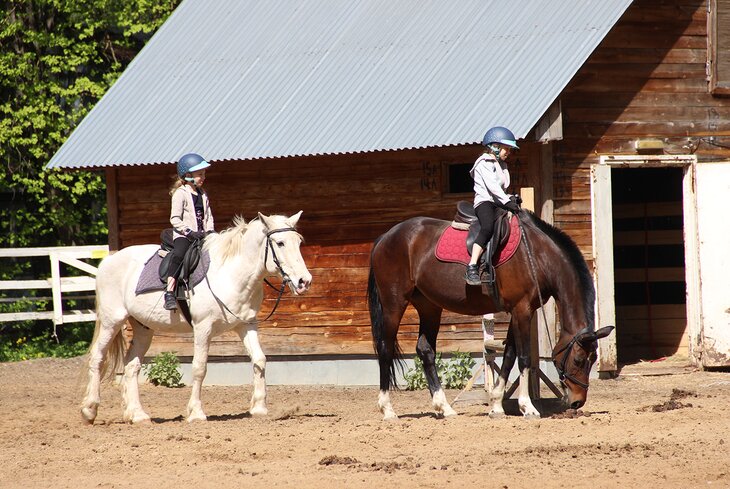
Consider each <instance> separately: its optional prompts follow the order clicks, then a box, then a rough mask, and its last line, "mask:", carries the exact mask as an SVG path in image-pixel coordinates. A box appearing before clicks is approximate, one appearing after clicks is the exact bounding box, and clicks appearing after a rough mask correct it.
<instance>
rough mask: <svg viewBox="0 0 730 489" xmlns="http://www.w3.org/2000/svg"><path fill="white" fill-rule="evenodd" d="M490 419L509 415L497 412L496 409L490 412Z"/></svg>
mask: <svg viewBox="0 0 730 489" xmlns="http://www.w3.org/2000/svg"><path fill="white" fill-rule="evenodd" d="M488 416H489V419H504V418H506V417H507V415H506V414H504V413H495V412H494V411H490V412H489V415H488Z"/></svg>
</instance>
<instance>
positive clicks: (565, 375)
mask: <svg viewBox="0 0 730 489" xmlns="http://www.w3.org/2000/svg"><path fill="white" fill-rule="evenodd" d="M517 223H518V224H519V226H520V233H522V238H523V239H524V240H525V247H526V248H527V258H528V261H529V262H530V273H531V274H532V280H533V281H534V282H535V287H536V288H537V297H538V299H539V301H540V310H541V311H542V319H543V323H544V325H545V331H546V332H547V333H548V334H547V335H546V336H547V339H548V344H549V345H550V350H551V351H552V349H553V342H552V341H551V340H550V331H549V330H548V329H547V324H548V322H547V316H546V314H545V308H544V307H543V305H544V304H545V303H544V302H543V300H542V292H541V291H540V284H539V283H538V282H537V272H536V271H535V262H534V259H533V257H532V250H531V249H530V242H529V240H528V239H527V233H525V228H524V227H523V226H522V221H521V220H520V218H519V216H517ZM586 331H588V329H587V328H583V329H582V330H580V331H578V332H577V333H576V334H574V335H573V338H572V339H571V340H570V341H569V342H568V343H567V344H566V345H565V346H564V347H562V348H561V349H560V350H558V351H557V352H556V353H554V354H553V363H555V358H556V357H557V356H558V355H559V354H560V353H562V352H564V351H566V350H568V351H570V349H571V348H572V347H573V345H574V344H575V343H576V342H577V340H578V336H579V335H580V334H582V333H584V332H586ZM567 363H568V353H567V352H566V353H565V354H564V355H563V359H562V361H561V362H560V365H558V364H557V363H555V369H556V370H557V371H558V378H560V380H561V381H563V380H565V379H568V380H570V381H571V382H573V383H574V384H576V385H579V386H581V387H583V388H584V389H586V390H588V384H586V383H584V382H581V381H580V380H578V379H576V378H575V377H573V376H572V375H570V374H569V373H567V372H566V371H565V365H566V364H567Z"/></svg>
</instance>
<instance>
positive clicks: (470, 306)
mask: <svg viewBox="0 0 730 489" xmlns="http://www.w3.org/2000/svg"><path fill="white" fill-rule="evenodd" d="M518 217H519V220H520V229H521V232H522V233H523V239H522V242H521V243H520V245H519V248H518V249H517V251H516V253H515V255H514V256H513V257H512V258H511V259H510V260H509V261H507V262H506V263H504V264H502V265H501V266H499V267H498V268H497V272H496V276H497V288H498V291H499V295H500V297H501V302H502V307H503V309H500V307H498V306H497V304H495V301H494V300H493V299H492V297H490V295H488V293H487V287H486V286H485V285H482V286H472V285H467V284H466V283H465V281H464V270H465V267H464V265H461V264H459V263H445V262H441V261H439V260H438V259H436V257H435V253H434V251H435V247H436V243H437V240H438V238H439V236H441V233H442V232H443V231H444V230H445V229H446V227H447V226H449V225H450V223H449V222H448V221H442V220H438V219H432V218H428V217H415V218H412V219H409V220H407V221H404V222H401V223H399V224H396V225H395V226H393V228H391V229H390V230H389V231H388V232H386V233H385V234H383V235H382V236H380V237H379V238H378V239H377V240H376V241H375V244H374V246H373V249H372V253H371V257H370V277H369V281H368V304H369V308H370V319H371V322H372V332H373V343H374V346H375V350H376V352H377V354H378V360H379V364H380V395H379V398H378V406H379V407H380V410H381V412H382V413H383V415H384V419H392V418H396V417H397V416H396V413H395V411H394V410H393V407H392V405H391V402H390V395H389V389H390V388H391V387H394V386H395V366H396V362H400V361H402V357H401V351H400V348H399V346H398V341H397V334H398V327H399V325H400V321H401V318H402V317H403V313H404V312H405V310H406V307H407V306H408V303H411V304H413V306H414V307H415V309H416V311H417V312H418V315H419V318H420V327H419V333H418V343H417V345H416V352H417V354H418V356H419V357H420V359H421V361H422V362H423V367H424V370H425V374H426V380H427V382H428V388H429V391H430V392H431V397H432V401H433V407H434V409H435V410H436V411H437V412H438V413H440V414H443V415H444V416H449V415H454V414H456V412H455V411H454V410H453V409H452V408H451V406H450V405H449V403H448V402H447V400H446V396H445V395H444V391H443V389H442V388H441V382H440V381H439V378H438V375H437V373H436V365H435V356H436V337H437V336H438V332H439V326H440V323H441V312H442V311H443V310H444V309H447V310H449V311H453V312H456V313H459V314H466V315H483V314H487V313H492V312H497V311H499V310H505V311H507V312H509V313H510V314H511V322H510V326H509V330H508V333H507V343H506V346H505V353H504V357H503V365H502V367H503V368H502V372H501V375H500V378H499V380H498V382H497V384H496V386H495V387H494V390H493V391H492V393H491V396H490V397H491V402H490V404H491V405H492V409H491V411H490V416H492V417H497V416H503V415H504V410H503V407H502V397H503V396H504V392H505V387H506V384H507V379H508V375H509V372H510V370H512V367H513V365H514V362H515V359H517V361H518V367H519V369H520V389H519V397H518V405H519V407H520V410H521V412H522V414H523V415H524V416H525V417H539V416H540V413H539V412H538V411H537V410H536V409H535V407H534V406H533V404H532V402H531V400H530V396H529V392H528V387H527V386H528V382H527V381H528V378H527V376H528V375H529V368H528V367H529V365H530V358H529V355H530V337H529V336H530V320H531V319H532V315H533V313H534V312H535V310H536V309H538V308H539V307H540V296H541V297H542V299H543V300H545V301H546V300H548V298H549V297H554V298H555V300H556V302H557V304H558V313H559V317H560V324H561V332H560V338H559V340H558V342H557V344H556V345H555V348H554V349H553V362H554V363H555V366H556V368H557V370H558V373H559V375H560V379H561V386H562V388H563V392H564V393H565V395H564V398H563V400H564V401H565V402H566V404H567V405H568V406H569V407H571V408H574V409H578V408H580V407H581V406H583V404H585V402H586V396H587V391H588V376H589V374H590V370H591V367H592V366H593V363H594V362H595V360H596V349H597V340H598V339H599V338H603V337H605V336H607V335H608V334H610V333H611V330H612V329H613V326H606V327H604V328H601V329H600V330H598V331H594V301H595V289H594V287H593V279H592V277H591V275H590V273H589V271H588V266H587V265H586V262H585V260H584V259H583V256H582V255H581V253H580V250H579V249H578V247H577V246H576V244H575V243H574V242H573V240H571V239H570V238H569V237H568V236H567V235H566V234H565V233H563V232H562V231H560V230H558V229H556V228H554V227H553V226H550V225H549V224H547V223H545V222H544V221H542V220H540V219H539V218H537V217H536V216H535V215H534V214H532V213H531V212H528V211H520V213H519V216H518ZM528 246H529V248H528ZM528 250H529V251H528ZM530 251H531V252H530ZM530 257H532V259H530ZM531 262H532V263H533V264H534V265H532V266H531V265H530V263H531ZM533 272H534V278H533ZM535 278H536V280H537V283H539V284H540V291H539V292H540V293H538V289H537V286H536V281H535Z"/></svg>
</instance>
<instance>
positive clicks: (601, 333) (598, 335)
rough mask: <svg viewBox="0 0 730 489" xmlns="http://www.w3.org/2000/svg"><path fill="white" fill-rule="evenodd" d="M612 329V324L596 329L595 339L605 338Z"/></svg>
mask: <svg viewBox="0 0 730 489" xmlns="http://www.w3.org/2000/svg"><path fill="white" fill-rule="evenodd" d="M613 330H614V327H613V326H604V327H602V328H601V329H599V330H598V331H596V339H597V340H598V339H601V338H605V337H606V336H608V335H610V334H611V331H613Z"/></svg>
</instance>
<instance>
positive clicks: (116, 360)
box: [89, 301, 126, 381]
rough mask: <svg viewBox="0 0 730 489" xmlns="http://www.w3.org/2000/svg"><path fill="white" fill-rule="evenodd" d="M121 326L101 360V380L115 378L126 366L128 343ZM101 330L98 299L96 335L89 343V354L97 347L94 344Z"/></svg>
mask: <svg viewBox="0 0 730 489" xmlns="http://www.w3.org/2000/svg"><path fill="white" fill-rule="evenodd" d="M123 329H124V328H120V329H119V331H117V332H116V333H115V335H114V337H113V338H112V340H111V341H110V342H109V345H108V350H107V353H106V355H104V357H103V358H102V360H101V365H100V366H99V377H100V379H101V380H109V381H112V380H114V378H115V376H116V373H117V372H119V371H121V370H122V369H123V368H124V354H125V352H126V343H125V341H124V334H123V333H122V330H123ZM100 331H101V320H100V319H99V305H98V301H97V307H96V325H95V326H94V336H93V338H92V340H91V343H90V344H89V355H91V352H93V351H95V350H96V349H95V348H94V346H95V345H96V342H97V341H98V340H99V332H100Z"/></svg>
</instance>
